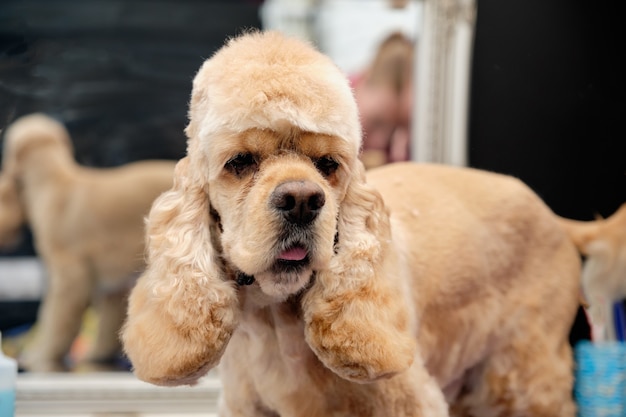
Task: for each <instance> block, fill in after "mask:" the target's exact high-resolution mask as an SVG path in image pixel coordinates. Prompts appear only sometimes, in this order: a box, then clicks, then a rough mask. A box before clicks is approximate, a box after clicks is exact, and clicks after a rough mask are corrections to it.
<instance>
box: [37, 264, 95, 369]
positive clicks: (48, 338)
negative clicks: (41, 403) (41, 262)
mask: <svg viewBox="0 0 626 417" xmlns="http://www.w3.org/2000/svg"><path fill="white" fill-rule="evenodd" d="M46 265H48V268H49V269H48V287H47V289H46V294H45V296H44V299H43V303H42V305H41V308H40V309H39V313H38V318H37V330H36V337H35V339H34V340H33V345H32V346H31V348H32V349H33V350H32V352H31V353H27V357H26V363H25V365H26V367H27V369H29V370H32V371H38V372H49V371H59V370H63V369H65V364H64V359H65V356H66V355H67V353H68V352H69V350H70V347H71V346H72V343H73V341H74V339H75V338H76V336H77V335H78V333H79V331H80V327H81V324H82V318H83V314H84V312H85V309H86V308H87V305H88V304H89V299H90V296H91V290H92V280H91V279H90V278H89V276H88V271H87V269H86V268H85V266H84V265H83V264H82V263H81V262H80V261H79V260H77V259H75V258H71V257H68V256H64V255H63V254H59V253H56V254H55V255H54V259H53V260H51V261H49V262H46Z"/></svg>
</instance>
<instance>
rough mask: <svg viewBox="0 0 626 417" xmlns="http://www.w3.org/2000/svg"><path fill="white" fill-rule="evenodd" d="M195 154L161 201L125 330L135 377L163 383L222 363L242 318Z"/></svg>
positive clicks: (186, 379)
mask: <svg viewBox="0 0 626 417" xmlns="http://www.w3.org/2000/svg"><path fill="white" fill-rule="evenodd" d="M194 175H196V173H195V172H194V170H192V169H191V167H190V161H189V157H185V158H183V159H181V160H180V161H179V162H178V164H177V165H176V170H175V175H174V186H173V187H172V189H171V190H169V191H166V192H165V193H163V194H162V195H161V196H160V197H158V198H157V199H156V201H155V202H154V204H153V206H152V209H151V210H150V215H149V217H148V220H147V227H146V229H147V230H146V244H147V255H148V260H147V261H148V265H147V269H146V271H145V272H144V274H143V275H142V276H141V277H140V278H139V281H138V282H137V284H136V285H135V287H134V288H133V290H132V292H131V295H130V300H129V305H128V318H127V321H126V323H125V325H124V328H123V330H122V341H123V343H124V349H125V351H126V353H127V354H128V357H129V358H130V360H131V362H132V364H133V370H134V372H135V375H137V377H138V378H139V379H142V380H144V381H147V382H151V383H153V384H157V385H180V384H193V383H195V382H196V380H197V379H198V378H200V377H201V376H203V375H204V374H206V373H207V372H208V371H209V369H210V368H212V367H214V366H215V365H217V363H218V362H219V360H220V358H221V356H222V354H223V353H224V350H225V349H226V346H227V344H228V341H229V340H230V336H231V335H232V333H233V331H234V330H235V328H236V326H237V324H238V319H239V299H238V295H237V291H236V289H235V285H234V282H233V281H232V280H229V279H228V277H226V276H225V273H224V270H223V265H222V264H221V260H220V259H219V254H218V253H217V252H216V250H215V248H214V247H213V245H212V244H211V240H212V239H211V236H210V229H211V227H210V222H209V210H210V208H209V200H208V195H207V190H206V189H204V185H203V184H204V182H202V181H201V180H199V179H197V178H194Z"/></svg>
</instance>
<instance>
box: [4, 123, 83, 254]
mask: <svg viewBox="0 0 626 417" xmlns="http://www.w3.org/2000/svg"><path fill="white" fill-rule="evenodd" d="M71 149H72V148H71V142H70V139H69V134H68V133H67V131H66V130H65V127H63V125H61V124H60V123H58V122H57V121H55V120H54V119H52V118H50V117H48V116H46V115H43V114H38V113H35V114H31V115H27V116H23V117H20V118H19V119H17V120H16V121H15V122H13V123H12V124H11V125H10V126H9V128H8V129H7V130H6V132H5V133H4V141H3V149H2V172H1V173H0V249H10V248H12V247H14V246H15V245H16V244H17V243H19V241H20V238H21V236H22V226H23V225H24V223H25V221H26V214H25V212H24V208H23V204H22V198H23V197H24V195H23V193H24V190H23V189H22V188H23V187H22V184H23V183H24V175H25V174H27V173H30V175H31V176H32V177H33V178H34V177H35V176H36V175H38V174H37V172H41V171H40V169H41V168H42V167H43V166H45V165H46V164H47V163H48V162H49V161H51V160H52V159H55V158H56V157H57V156H56V154H58V153H60V154H61V155H62V156H61V157H71ZM37 151H42V152H41V153H39V154H38V152H37ZM42 175H47V174H45V173H44V174H42Z"/></svg>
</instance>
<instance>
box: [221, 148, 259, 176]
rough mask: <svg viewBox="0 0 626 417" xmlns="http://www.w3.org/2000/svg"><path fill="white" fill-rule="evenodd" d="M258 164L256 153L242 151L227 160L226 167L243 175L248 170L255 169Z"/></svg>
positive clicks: (234, 172)
mask: <svg viewBox="0 0 626 417" xmlns="http://www.w3.org/2000/svg"><path fill="white" fill-rule="evenodd" d="M256 166H257V162H256V159H255V158H254V155H252V154H251V153H240V154H237V155H236V156H235V157H234V158H232V159H230V160H229V161H228V162H226V165H225V166H224V167H225V168H226V169H227V170H228V171H230V172H232V173H233V174H235V175H237V176H241V175H244V174H245V173H247V172H248V171H251V170H253V169H255V168H256Z"/></svg>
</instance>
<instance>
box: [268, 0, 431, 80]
mask: <svg viewBox="0 0 626 417" xmlns="http://www.w3.org/2000/svg"><path fill="white" fill-rule="evenodd" d="M406 3H407V5H406V6H405V7H402V8H393V7H392V6H391V2H390V1H388V0H321V1H315V0H295V1H294V0H266V1H265V3H264V4H263V6H262V8H261V21H262V22H263V27H264V29H274V30H280V31H282V32H284V33H287V34H289V35H293V36H298V37H301V38H304V39H308V40H310V41H312V42H313V43H315V44H316V45H317V46H318V47H319V48H320V50H321V51H322V52H324V53H325V54H327V55H328V56H329V57H330V58H331V59H332V60H333V61H334V62H335V63H336V64H337V66H339V68H341V69H342V70H343V71H344V72H345V73H346V74H352V73H355V72H359V71H361V70H363V69H364V68H365V67H366V66H367V65H368V64H369V63H370V61H371V59H372V58H373V57H374V53H375V52H376V49H377V48H378V45H379V44H380V42H381V41H382V40H383V39H384V38H385V37H386V36H387V35H388V34H389V33H391V32H394V31H400V32H403V33H404V34H406V35H407V36H409V37H410V38H412V39H415V38H416V37H417V36H418V34H419V29H420V23H421V8H422V7H421V6H422V2H421V1H417V0H410V1H407V2H406Z"/></svg>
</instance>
